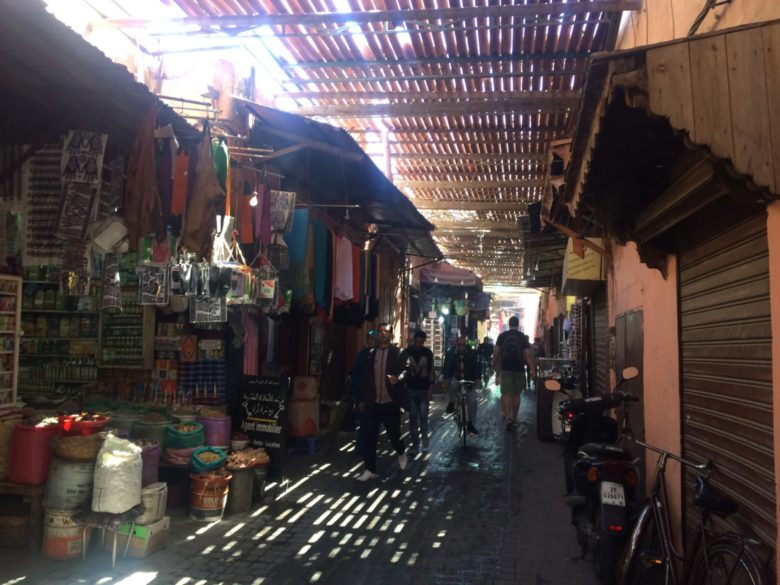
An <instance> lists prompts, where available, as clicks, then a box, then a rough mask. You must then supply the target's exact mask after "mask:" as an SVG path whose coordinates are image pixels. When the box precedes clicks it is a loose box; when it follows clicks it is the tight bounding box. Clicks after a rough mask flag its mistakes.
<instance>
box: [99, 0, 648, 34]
mask: <svg viewBox="0 0 780 585" xmlns="http://www.w3.org/2000/svg"><path fill="white" fill-rule="evenodd" d="M641 6H642V0H591V1H589V2H570V3H568V4H561V3H557V2H556V3H550V4H519V5H505V6H467V7H462V8H461V7H451V8H422V9H411V10H366V11H362V12H357V11H349V12H309V13H304V14H287V13H282V14H254V15H247V16H243V15H242V16H199V17H189V16H185V17H178V18H166V19H158V20H148V19H142V18H104V19H101V20H95V21H93V22H92V23H91V25H92V26H93V27H106V28H123V29H126V28H149V27H151V26H168V25H179V26H186V27H189V26H192V25H198V26H199V27H205V28H210V27H220V26H227V27H249V28H255V27H259V26H264V25H268V26H297V25H318V24H347V23H349V24H353V23H355V24H364V23H369V22H382V23H386V22H392V23H396V24H397V23H401V22H406V21H418V20H448V19H452V20H458V21H464V20H471V19H474V18H488V19H493V18H511V17H514V18H537V17H541V16H559V15H564V14H565V15H572V14H585V13H589V12H601V11H603V12H622V11H623V10H639V8H640V7H641Z"/></svg>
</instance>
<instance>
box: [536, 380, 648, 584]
mask: <svg viewBox="0 0 780 585" xmlns="http://www.w3.org/2000/svg"><path fill="white" fill-rule="evenodd" d="M638 375H639V370H638V369H637V368H633V367H632V368H626V369H624V370H623V372H622V377H621V380H620V382H619V383H618V385H617V386H616V389H615V390H614V391H613V393H612V394H606V395H603V396H592V397H590V398H582V399H573V400H568V401H566V402H563V403H562V404H561V406H560V408H559V413H560V415H561V417H562V420H564V421H569V423H570V430H569V433H568V436H567V437H566V443H565V446H564V457H563V458H564V473H565V476H566V488H567V494H566V496H564V501H565V502H566V503H567V504H568V505H569V506H570V507H571V513H572V524H574V526H575V529H576V531H577V540H578V542H579V544H580V546H581V547H582V556H583V558H584V557H586V556H587V555H588V554H589V553H590V554H591V555H592V558H593V561H594V565H595V569H596V574H597V576H598V577H599V579H600V580H601V582H602V583H604V584H605V585H614V583H615V572H616V567H617V563H618V561H619V559H620V555H621V554H622V552H623V549H624V547H625V544H626V539H627V538H628V537H629V535H630V532H631V526H630V524H631V518H632V517H633V516H634V515H635V513H636V509H637V507H638V506H637V504H636V502H635V499H634V497H633V496H634V491H635V488H636V486H637V485H638V483H639V474H638V472H637V469H636V460H632V457H631V454H630V453H629V452H628V450H626V449H625V448H623V447H621V446H618V445H616V444H615V443H616V441H617V439H618V424H617V421H616V420H615V419H613V418H611V417H609V416H606V414H605V413H606V412H607V411H610V410H612V409H613V408H617V407H619V406H620V405H626V406H627V403H628V402H630V401H636V398H634V397H632V396H629V395H627V394H623V393H621V392H618V391H617V388H618V387H619V386H620V385H621V384H622V383H623V382H625V381H627V380H630V379H632V378H635V377H636V376H638ZM545 388H546V389H547V390H551V391H555V392H558V391H560V390H561V385H560V382H558V381H557V380H547V381H546V382H545ZM627 418H628V417H626V419H627Z"/></svg>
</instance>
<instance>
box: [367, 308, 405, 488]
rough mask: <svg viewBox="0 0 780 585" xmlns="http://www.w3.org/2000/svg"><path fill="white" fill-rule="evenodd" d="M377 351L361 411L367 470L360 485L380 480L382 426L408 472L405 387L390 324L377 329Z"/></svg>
mask: <svg viewBox="0 0 780 585" xmlns="http://www.w3.org/2000/svg"><path fill="white" fill-rule="evenodd" d="M377 333H378V335H379V339H378V342H377V347H375V348H373V349H371V351H369V352H368V356H367V358H366V360H367V362H366V369H365V373H364V375H363V380H362V387H361V392H360V398H359V402H358V408H359V410H360V411H361V412H362V413H364V415H365V422H366V435H365V439H366V448H365V451H364V452H363V461H364V463H365V470H364V471H363V473H362V474H360V476H358V478H357V479H358V481H368V480H369V479H374V478H376V477H378V475H377V472H376V447H377V441H378V440H379V425H380V424H382V425H384V427H385V431H386V432H387V436H388V438H389V439H390V443H391V444H392V445H393V448H394V449H395V451H396V453H397V454H398V466H399V467H400V468H401V469H406V453H405V449H404V442H403V440H402V439H401V399H402V390H403V388H402V386H401V384H399V381H398V376H400V375H401V373H402V372H403V363H402V362H401V359H400V354H401V350H399V349H398V348H397V347H396V346H394V345H390V341H391V340H392V338H393V334H392V332H391V331H390V326H389V325H388V324H387V323H380V325H379V327H377Z"/></svg>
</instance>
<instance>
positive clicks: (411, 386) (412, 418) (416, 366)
mask: <svg viewBox="0 0 780 585" xmlns="http://www.w3.org/2000/svg"><path fill="white" fill-rule="evenodd" d="M426 337H427V335H426V334H425V331H422V330H419V329H418V330H417V331H415V333H414V341H413V342H412V345H411V346H410V347H407V348H406V349H405V350H403V351H402V352H401V361H402V362H403V363H404V364H405V368H406V369H405V370H404V373H403V374H401V378H402V380H403V381H404V383H405V384H406V394H407V396H408V397H409V433H410V434H411V437H412V446H411V447H410V448H409V455H411V456H412V457H414V456H415V455H417V453H418V452H419V451H420V437H422V449H423V451H426V450H427V449H428V445H429V442H428V441H429V439H428V405H429V403H430V401H431V385H432V383H433V375H434V372H433V353H432V352H431V350H430V349H428V348H427V347H425V346H424V344H425V339H426Z"/></svg>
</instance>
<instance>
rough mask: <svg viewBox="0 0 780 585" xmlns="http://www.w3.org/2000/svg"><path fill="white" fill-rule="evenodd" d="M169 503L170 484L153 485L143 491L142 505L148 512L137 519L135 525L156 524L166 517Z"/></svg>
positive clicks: (159, 483)
mask: <svg viewBox="0 0 780 585" xmlns="http://www.w3.org/2000/svg"><path fill="white" fill-rule="evenodd" d="M167 501H168V484H166V483H163V482H158V483H153V484H151V485H148V486H146V487H145V488H144V489H143V490H141V503H143V505H144V506H145V507H146V511H145V512H144V513H143V514H141V515H140V516H139V517H138V518H136V520H135V523H136V524H140V525H141V526H146V525H147V524H154V523H155V522H157V521H158V520H159V519H160V518H162V517H163V516H165V506H166V504H167Z"/></svg>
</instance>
